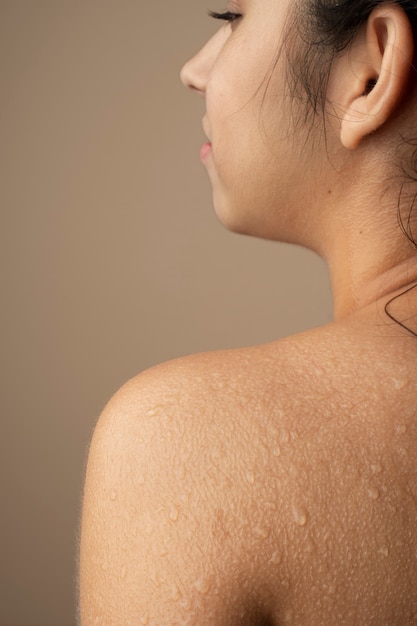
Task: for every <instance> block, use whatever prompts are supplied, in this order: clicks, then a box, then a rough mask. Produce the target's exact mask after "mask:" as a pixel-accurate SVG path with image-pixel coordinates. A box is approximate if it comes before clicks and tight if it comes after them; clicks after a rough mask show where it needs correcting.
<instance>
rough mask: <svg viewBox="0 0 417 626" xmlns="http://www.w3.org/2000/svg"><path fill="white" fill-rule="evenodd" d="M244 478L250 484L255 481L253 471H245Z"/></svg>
mask: <svg viewBox="0 0 417 626" xmlns="http://www.w3.org/2000/svg"><path fill="white" fill-rule="evenodd" d="M246 480H247V481H248V483H249V484H250V485H253V484H254V482H255V474H254V473H253V472H246Z"/></svg>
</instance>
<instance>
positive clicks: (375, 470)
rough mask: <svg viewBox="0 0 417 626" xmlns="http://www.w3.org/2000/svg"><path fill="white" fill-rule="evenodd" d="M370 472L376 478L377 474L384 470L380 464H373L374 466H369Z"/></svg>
mask: <svg viewBox="0 0 417 626" xmlns="http://www.w3.org/2000/svg"><path fill="white" fill-rule="evenodd" d="M371 471H372V474H375V475H376V476H378V475H379V474H382V472H383V471H384V468H383V467H382V465H381V464H380V463H375V464H374V465H371Z"/></svg>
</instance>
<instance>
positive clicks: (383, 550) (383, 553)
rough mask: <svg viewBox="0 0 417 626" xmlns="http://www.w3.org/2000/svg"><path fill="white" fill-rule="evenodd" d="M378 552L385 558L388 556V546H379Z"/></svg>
mask: <svg viewBox="0 0 417 626" xmlns="http://www.w3.org/2000/svg"><path fill="white" fill-rule="evenodd" d="M379 554H382V556H384V557H385V558H387V557H388V554H389V550H388V548H386V547H383V548H381V549H380V550H379Z"/></svg>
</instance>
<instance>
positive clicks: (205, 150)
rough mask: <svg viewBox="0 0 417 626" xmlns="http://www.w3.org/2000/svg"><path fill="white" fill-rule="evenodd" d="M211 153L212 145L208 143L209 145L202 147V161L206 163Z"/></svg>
mask: <svg viewBox="0 0 417 626" xmlns="http://www.w3.org/2000/svg"><path fill="white" fill-rule="evenodd" d="M210 153H211V143H210V142H209V141H208V142H207V143H205V144H203V145H202V146H201V150H200V159H201V160H202V161H205V160H206V159H207V158H208V156H209V155H210Z"/></svg>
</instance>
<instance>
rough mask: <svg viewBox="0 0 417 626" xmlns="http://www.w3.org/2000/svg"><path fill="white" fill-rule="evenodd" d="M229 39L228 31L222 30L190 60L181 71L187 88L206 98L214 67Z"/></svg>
mask: <svg viewBox="0 0 417 626" xmlns="http://www.w3.org/2000/svg"><path fill="white" fill-rule="evenodd" d="M227 37H228V32H227V29H225V28H220V29H219V30H218V31H217V33H216V34H215V35H214V36H213V37H212V38H211V39H210V40H209V41H208V42H207V43H206V45H205V46H204V47H203V48H202V49H201V50H200V51H199V52H197V54H196V55H195V56H194V57H193V58H192V59H190V60H189V61H188V62H187V63H186V64H185V65H184V67H183V68H182V70H181V80H182V82H183V84H184V85H185V86H186V87H190V88H191V89H194V90H195V91H197V93H199V94H200V95H202V96H204V95H205V93H206V88H207V82H208V80H209V77H210V74H211V71H212V69H213V65H214V64H215V62H216V61H217V58H218V56H219V54H220V52H221V50H222V47H223V45H224V43H225V41H226V39H227Z"/></svg>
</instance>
